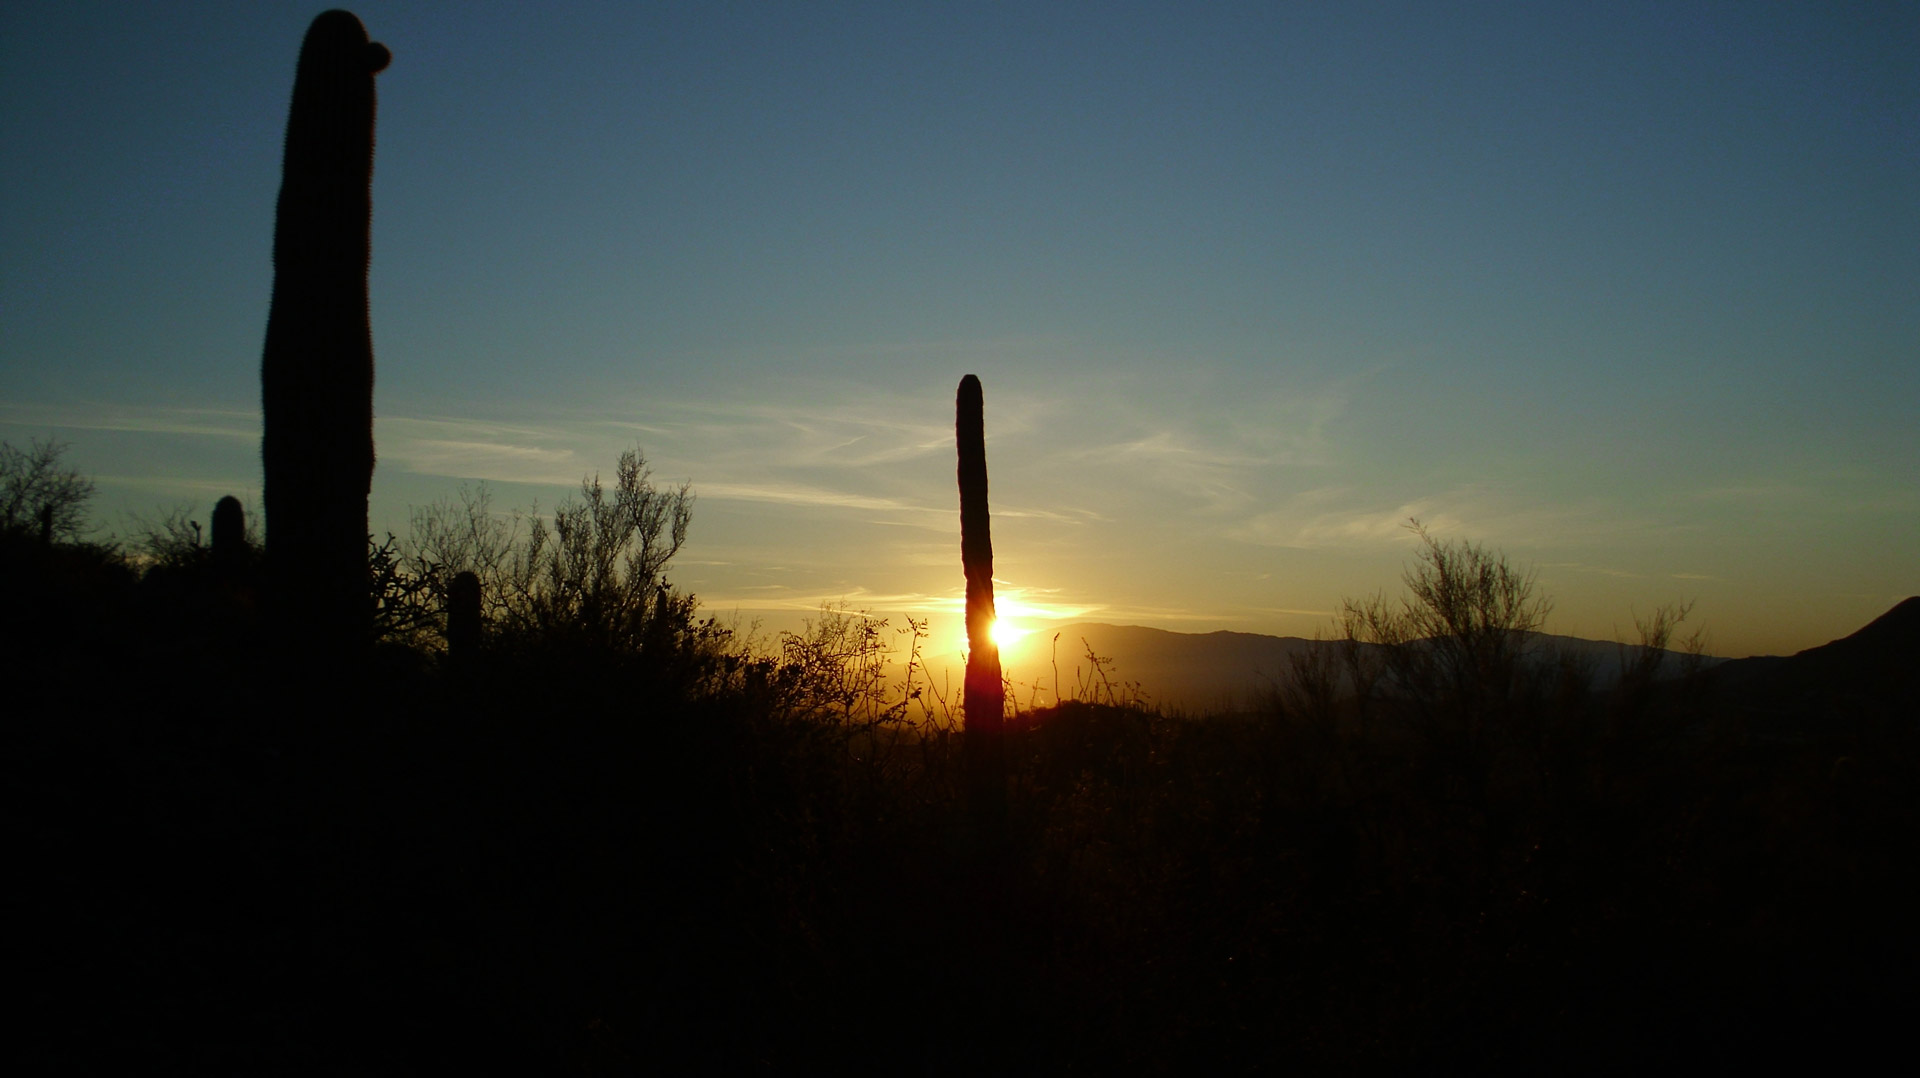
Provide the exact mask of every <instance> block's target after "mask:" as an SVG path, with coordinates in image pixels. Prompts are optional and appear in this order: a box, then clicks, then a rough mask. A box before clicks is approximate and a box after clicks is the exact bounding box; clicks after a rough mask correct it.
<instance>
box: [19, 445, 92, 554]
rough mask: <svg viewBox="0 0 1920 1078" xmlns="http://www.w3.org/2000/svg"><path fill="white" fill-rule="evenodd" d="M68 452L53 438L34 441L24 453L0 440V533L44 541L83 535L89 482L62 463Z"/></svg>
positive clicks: (75, 537) (68, 538)
mask: <svg viewBox="0 0 1920 1078" xmlns="http://www.w3.org/2000/svg"><path fill="white" fill-rule="evenodd" d="M67 448H68V447H67V446H66V444H65V443H62V442H57V441H54V440H52V439H48V440H47V441H44V442H43V441H40V440H38V439H35V440H33V441H32V442H30V443H28V447H27V448H26V449H19V448H16V447H15V446H14V445H13V443H11V442H0V534H4V535H6V536H9V537H15V536H37V537H38V538H39V539H40V540H41V541H42V542H46V543H55V542H68V543H71V542H78V541H79V540H80V538H81V537H82V536H83V535H85V534H86V531H87V519H86V512H87V502H88V501H89V500H91V499H92V498H93V480H91V479H89V478H87V477H86V476H83V475H81V474H80V473H79V472H78V471H76V470H74V469H72V468H68V467H65V466H63V465H62V464H61V462H60V458H61V457H62V456H64V455H65V454H66V452H67Z"/></svg>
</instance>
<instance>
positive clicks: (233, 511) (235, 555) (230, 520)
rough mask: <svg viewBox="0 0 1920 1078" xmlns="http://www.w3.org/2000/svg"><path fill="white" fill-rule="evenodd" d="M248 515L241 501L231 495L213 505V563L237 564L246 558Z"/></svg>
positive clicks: (223, 565)
mask: <svg viewBox="0 0 1920 1078" xmlns="http://www.w3.org/2000/svg"><path fill="white" fill-rule="evenodd" d="M246 550H247V514H246V510H244V509H242V508H241V507H240V499H238V498H236V497H234V496H233V495H231V494H229V495H227V496H226V497H224V498H221V499H220V500H219V501H217V502H215V503H213V563H214V564H215V565H219V566H222V567H226V566H232V565H234V564H237V563H238V562H239V561H240V560H241V559H242V558H244V557H245V556H246Z"/></svg>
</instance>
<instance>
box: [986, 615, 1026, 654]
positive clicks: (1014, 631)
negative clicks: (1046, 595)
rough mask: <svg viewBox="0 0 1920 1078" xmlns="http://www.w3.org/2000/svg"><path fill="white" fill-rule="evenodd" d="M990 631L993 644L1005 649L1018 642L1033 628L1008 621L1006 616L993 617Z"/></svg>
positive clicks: (1002, 649)
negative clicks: (1026, 627)
mask: <svg viewBox="0 0 1920 1078" xmlns="http://www.w3.org/2000/svg"><path fill="white" fill-rule="evenodd" d="M992 631H993V644H994V646H995V647H997V648H999V649H1000V650H1001V651H1005V650H1007V649H1008V648H1010V647H1012V646H1013V645H1015V644H1017V643H1019V642H1020V640H1021V639H1022V638H1023V637H1025V636H1026V635H1027V634H1028V633H1031V632H1032V631H1033V630H1032V629H1022V628H1020V627H1019V626H1018V625H1015V624H1014V623H1013V622H1011V621H1008V620H1007V619H1006V618H995V619H994V620H993V630H992Z"/></svg>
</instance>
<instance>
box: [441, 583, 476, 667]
mask: <svg viewBox="0 0 1920 1078" xmlns="http://www.w3.org/2000/svg"><path fill="white" fill-rule="evenodd" d="M479 650H480V578H479V576H477V575H475V574H474V573H473V572H471V571H465V572H459V573H455V574H454V576H453V580H452V582H451V583H449V585H448V586H447V654H449V655H451V656H453V657H454V658H455V659H461V660H464V659H468V658H471V657H472V656H473V655H474V653H476V652H478V651H479Z"/></svg>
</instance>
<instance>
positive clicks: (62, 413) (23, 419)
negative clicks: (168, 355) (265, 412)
mask: <svg viewBox="0 0 1920 1078" xmlns="http://www.w3.org/2000/svg"><path fill="white" fill-rule="evenodd" d="M0 425H5V426H13V427H52V428H55V429H65V430H102V431H121V432H128V433H138V434H177V435H190V436H195V437H206V438H234V439H254V440H258V439H259V437H260V412H259V410H257V409H255V410H246V409H239V408H174V407H165V406H143V405H128V404H105V403H101V404H95V403H85V402H82V403H77V404H57V405H53V404H0Z"/></svg>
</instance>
